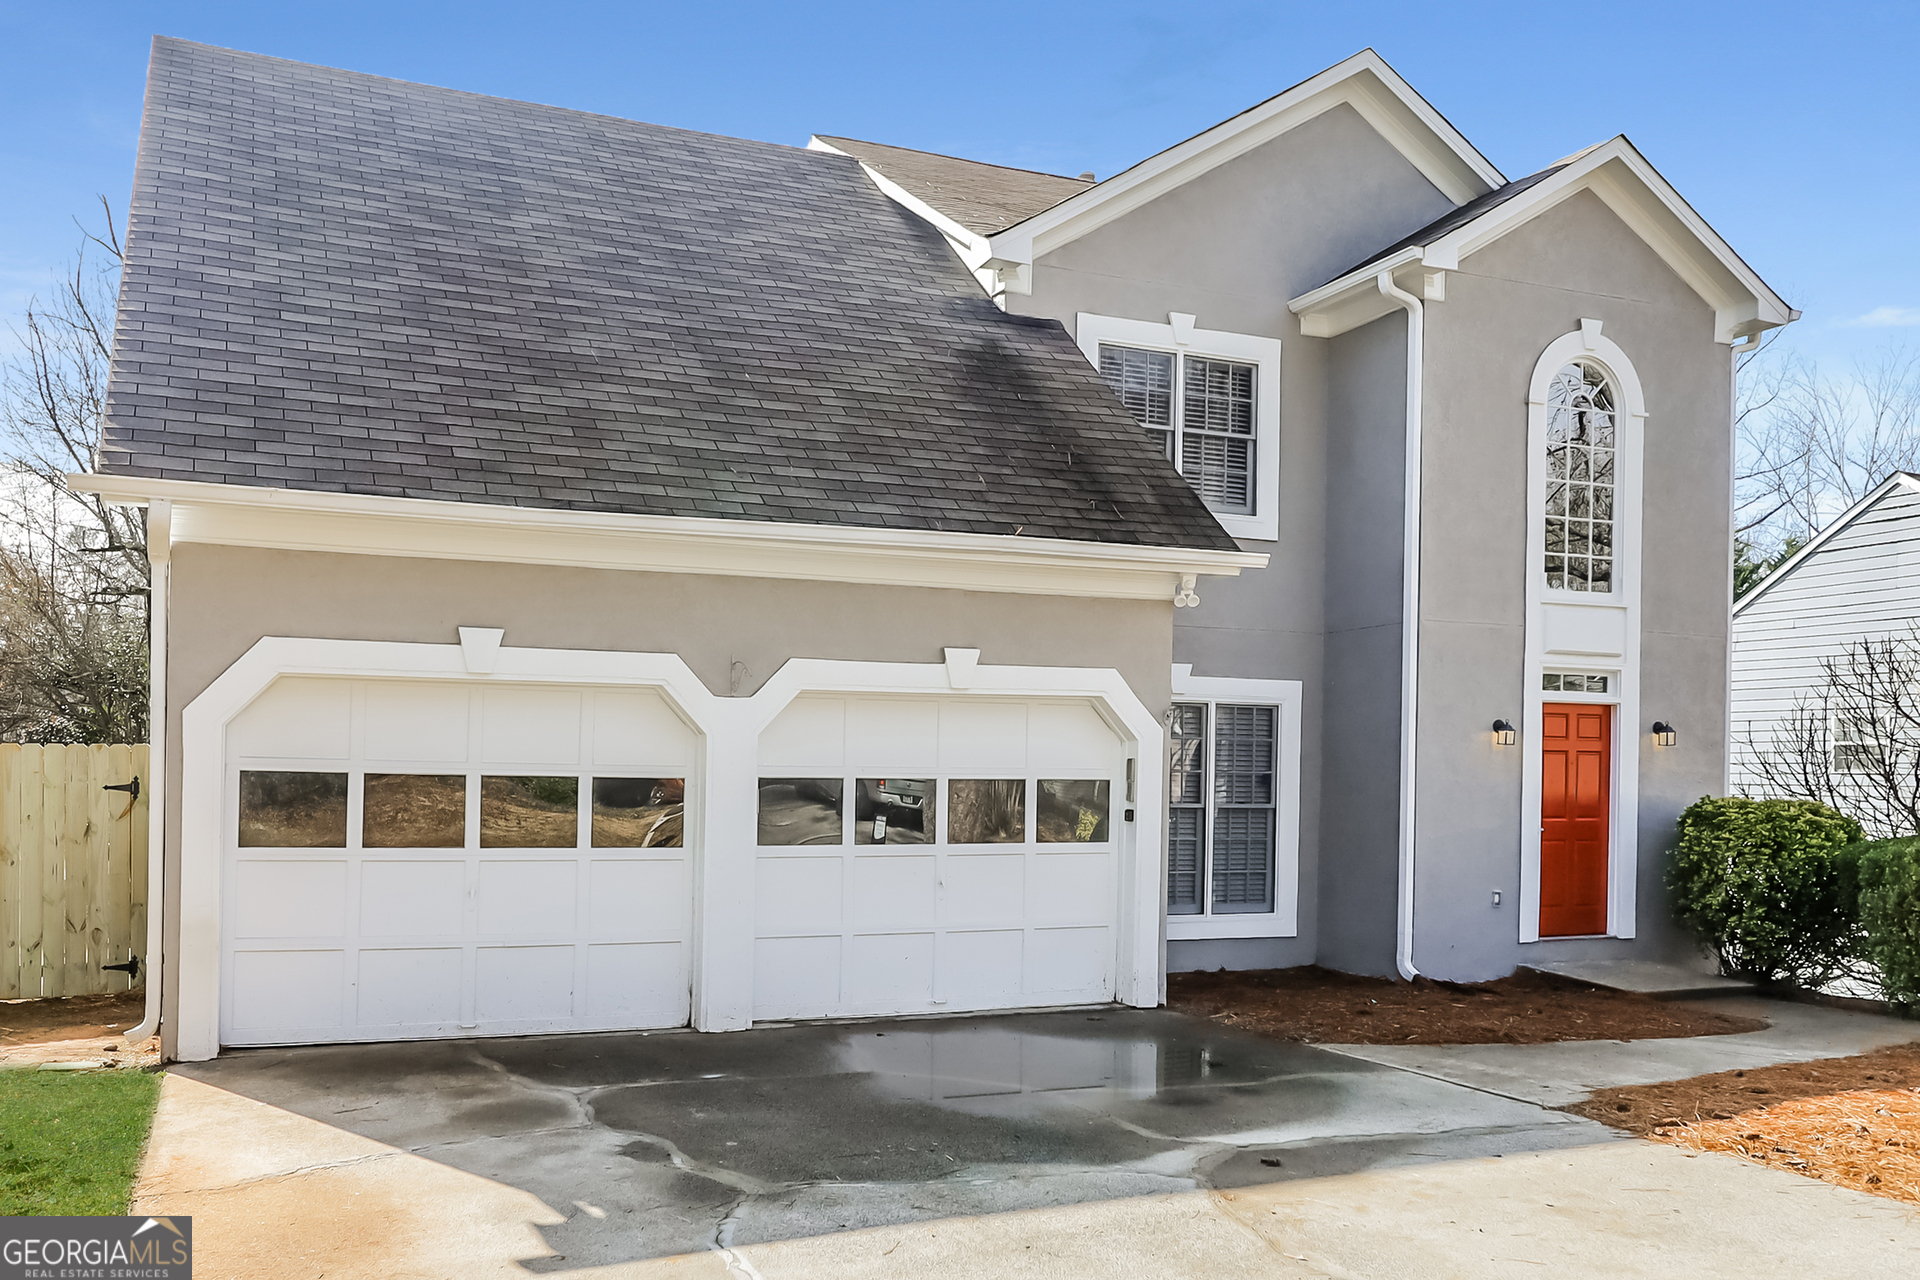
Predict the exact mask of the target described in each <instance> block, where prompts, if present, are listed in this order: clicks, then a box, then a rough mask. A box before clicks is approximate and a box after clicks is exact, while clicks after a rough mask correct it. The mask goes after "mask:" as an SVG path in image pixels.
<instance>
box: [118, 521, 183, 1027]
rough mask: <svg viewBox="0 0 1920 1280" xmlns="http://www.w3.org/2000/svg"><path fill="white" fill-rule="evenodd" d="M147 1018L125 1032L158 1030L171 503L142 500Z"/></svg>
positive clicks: (163, 928)
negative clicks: (144, 508)
mask: <svg viewBox="0 0 1920 1280" xmlns="http://www.w3.org/2000/svg"><path fill="white" fill-rule="evenodd" d="M147 563H148V564H149V565H150V566H151V567H152V572H151V574H150V575H149V576H148V583H147V783H146V785H147V956H146V961H147V1016H146V1018H145V1019H144V1020H143V1021H142V1022H141V1023H140V1025H139V1026H137V1027H135V1028H134V1029H133V1030H131V1031H129V1032H127V1042H128V1043H129V1044H139V1043H141V1042H142V1041H144V1040H145V1039H146V1038H147V1037H148V1036H151V1035H157V1034H159V1031H160V966H161V959H162V955H161V952H162V946H163V942H164V940H165V938H166V929H167V892H166V890H167V850H166V844H167V590H168V586H169V584H170V582H171V580H172V576H173V573H172V571H173V503H172V502H171V501H170V500H168V499H166V498H154V499H152V500H151V501H150V502H148V504H147Z"/></svg>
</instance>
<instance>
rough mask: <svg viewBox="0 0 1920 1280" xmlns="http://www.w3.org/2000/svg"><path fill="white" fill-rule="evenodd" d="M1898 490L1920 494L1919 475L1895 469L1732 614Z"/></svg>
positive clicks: (1739, 603) (1740, 601) (1743, 598)
mask: <svg viewBox="0 0 1920 1280" xmlns="http://www.w3.org/2000/svg"><path fill="white" fill-rule="evenodd" d="M1895 489H1906V490H1907V491H1908V492H1910V493H1920V476H1916V475H1912V474H1910V473H1909V472H1905V471H1896V472H1894V473H1893V474H1892V475H1890V476H1888V477H1887V478H1886V479H1885V480H1883V481H1881V482H1880V484H1879V485H1878V486H1877V487H1876V488H1875V489H1874V490H1873V492H1871V493H1869V494H1868V495H1867V496H1866V497H1864V498H1862V499H1860V501H1858V502H1856V503H1854V504H1853V505H1852V506H1851V507H1848V508H1847V509H1846V510H1845V511H1844V512H1842V513H1841V514H1840V516H1839V518H1838V519H1836V520H1834V522H1833V523H1832V524H1829V525H1828V526H1827V527H1826V528H1824V529H1822V530H1821V531H1820V532H1819V533H1816V534H1815V535H1813V538H1812V539H1811V540H1810V541H1809V542H1808V543H1807V545H1806V546H1804V547H1802V548H1800V549H1799V550H1798V551H1796V552H1794V553H1793V554H1792V555H1791V556H1789V557H1787V558H1786V559H1785V560H1783V561H1781V562H1780V567H1779V568H1777V569H1775V570H1774V571H1773V572H1772V573H1769V574H1768V575H1767V576H1766V577H1764V578H1762V579H1760V581H1759V582H1757V583H1755V584H1754V588H1753V590H1751V591H1749V592H1747V594H1745V595H1744V596H1741V597H1740V598H1739V599H1738V600H1736V601H1735V602H1734V605H1733V616H1734V617H1736V618H1737V617H1739V616H1740V614H1741V613H1742V612H1743V611H1745V609H1746V608H1747V606H1749V605H1751V604H1753V603H1754V602H1755V601H1756V600H1758V599H1759V598H1760V597H1761V596H1764V595H1765V594H1767V592H1768V591H1770V590H1772V589H1773V586H1774V584H1775V583H1778V582H1782V581H1784V580H1785V579H1786V576H1787V575H1788V574H1790V573H1792V572H1793V571H1794V570H1795V569H1798V568H1799V567H1800V564H1801V562H1802V561H1803V560H1805V559H1806V558H1807V557H1808V556H1810V555H1812V554H1813V553H1814V552H1816V551H1818V550H1819V549H1820V548H1821V547H1824V546H1826V545H1827V543H1828V542H1830V541H1831V540H1832V539H1833V537H1834V535H1835V534H1837V533H1839V532H1840V531H1841V530H1842V529H1844V528H1846V527H1847V526H1848V525H1850V524H1852V523H1853V522H1854V521H1855V520H1858V519H1859V518H1860V517H1861V516H1863V515H1865V514H1866V513H1867V512H1869V511H1871V510H1872V509H1873V508H1874V507H1875V506H1877V505H1878V504H1879V502H1880V499H1882V498H1884V497H1886V496H1887V495H1888V494H1889V493H1891V492H1893V491H1894V490H1895Z"/></svg>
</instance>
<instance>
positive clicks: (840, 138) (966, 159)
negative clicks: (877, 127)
mask: <svg viewBox="0 0 1920 1280" xmlns="http://www.w3.org/2000/svg"><path fill="white" fill-rule="evenodd" d="M813 136H814V137H816V138H818V139H820V141H822V142H852V143H855V144H857V145H859V146H863V147H885V148H887V149H888V150H889V151H911V152H913V154H915V155H917V156H932V157H933V158H934V159H936V160H957V161H959V162H960V163H961V164H977V165H979V166H980V167H981V168H983V169H1003V170H1005V171H1006V172H1008V173H1031V174H1033V175H1035V176H1036V177H1041V178H1058V179H1060V180H1061V181H1062V182H1085V183H1086V184H1087V185H1088V186H1090V187H1091V186H1094V185H1096V184H1095V183H1094V182H1092V181H1089V180H1088V179H1086V178H1082V177H1079V176H1077V175H1075V174H1069V173H1054V172H1052V171H1050V170H1047V169H1025V168H1022V167H1021V166H1019V165H1017V164H995V163H994V162H993V161H991V160H975V159H973V158H972V157H970V156H956V155H949V154H947V153H946V152H944V151H928V150H927V149H926V148H924V147H903V146H901V145H899V144H898V143H894V142H875V141H874V140H873V139H872V138H853V137H848V136H847V135H846V134H844V133H816V134H814V135H813Z"/></svg>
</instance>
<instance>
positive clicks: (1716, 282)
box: [1288, 137, 1800, 343]
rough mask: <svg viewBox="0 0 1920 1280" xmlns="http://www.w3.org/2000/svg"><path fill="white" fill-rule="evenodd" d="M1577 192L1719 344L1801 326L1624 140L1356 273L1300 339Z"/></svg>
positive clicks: (1321, 297) (1344, 327) (1347, 322)
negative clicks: (1646, 257)
mask: <svg viewBox="0 0 1920 1280" xmlns="http://www.w3.org/2000/svg"><path fill="white" fill-rule="evenodd" d="M1581 191H1592V192H1593V193H1594V194H1595V195H1597V196H1598V197H1600V199H1601V200H1602V201H1604V202H1605V203H1606V205H1607V207H1608V208H1610V209H1611V210H1613V212H1614V213H1615V214H1616V215H1617V216H1618V217H1619V218H1620V220H1621V221H1622V222H1625V223H1626V224H1627V226H1628V227H1629V228H1631V229H1632V231H1633V232H1634V234H1636V235H1638V236H1639V237H1640V238H1641V239H1642V240H1643V241H1645V242H1646V244H1647V246H1648V247H1649V248H1651V249H1652V250H1653V251H1654V252H1655V253H1657V254H1659V255H1660V258H1661V260H1662V261H1664V262H1665V263H1666V264H1667V265H1668V266H1669V267H1671V268H1672V269H1673V271H1674V273H1675V274H1677V275H1678V276H1679V277H1680V278H1681V279H1682V280H1684V281H1686V283H1687V285H1688V287H1690V288H1691V289H1693V291H1694V292H1695V293H1697V294H1699V295H1700V297H1701V299H1702V300H1703V301H1705V302H1706V303H1707V305H1709V306H1711V307H1712V308H1713V309H1714V339H1715V341H1717V342H1724V343H1733V342H1737V341H1739V340H1740V339H1742V338H1746V337H1749V336H1751V335H1753V334H1757V333H1760V332H1763V331H1765V330H1767V329H1774V328H1778V327H1779V326H1781V325H1785V324H1790V323H1792V322H1793V321H1794V320H1797V319H1798V318H1799V316H1800V313H1799V312H1797V311H1795V310H1794V309H1793V308H1792V307H1789V306H1788V305H1787V304H1786V303H1785V302H1784V301H1783V300H1782V299H1781V298H1780V296H1779V295H1778V294H1776V293H1775V292H1774V291H1773V290H1772V289H1771V288H1769V287H1768V286H1767V283H1766V281H1764V280H1762V279H1761V278H1760V277H1759V276H1758V275H1757V274H1755V272H1754V270H1753V268H1751V267H1749V266H1748V265H1747V264H1746V263H1745V262H1743V261H1742V260H1741V258H1740V255H1739V254H1737V253H1735V252H1734V251H1733V247H1732V246H1731V245H1729V244H1728V243H1727V242H1726V241H1725V240H1723V239H1721V238H1720V234H1719V233H1718V232H1717V231H1715V230H1714V229H1713V228H1712V227H1710V226H1708V225H1707V222H1706V220H1705V219H1704V218H1702V217H1701V216H1700V215H1699V214H1698V213H1696V212H1694V210H1693V208H1692V206H1691V205H1689V204H1688V203H1687V202H1686V201H1685V200H1684V199H1682V198H1681V196H1680V193H1679V192H1678V191H1675V190H1674V189H1673V186H1672V185H1671V184H1670V183H1668V182H1667V180H1666V179H1665V178H1663V177H1661V175H1660V173H1659V171H1658V170H1656V169H1655V168H1654V167H1653V166H1652V165H1651V164H1648V163H1647V160H1646V157H1644V156H1642V155H1641V154H1640V152H1639V151H1638V150H1637V149H1635V147H1634V145H1633V144H1632V143H1631V142H1629V141H1627V139H1626V138H1624V137H1618V138H1614V139H1612V140H1611V141H1609V142H1604V143H1601V144H1600V145H1599V146H1595V147H1589V148H1588V149H1587V150H1586V151H1584V152H1581V153H1579V154H1578V155H1576V156H1575V157H1574V158H1573V159H1572V160H1571V161H1570V162H1569V163H1568V164H1567V167H1566V168H1564V169H1562V170H1560V171H1559V172H1558V173H1556V174H1554V175H1553V176H1552V177H1550V178H1548V179H1546V180H1545V181H1543V182H1540V183H1538V184H1537V185H1535V186H1533V187H1530V188H1528V189H1527V190H1526V191H1523V192H1521V193H1520V194H1519V195H1517V196H1515V197H1514V198H1513V199H1511V200H1508V201H1505V202H1503V203H1501V204H1498V205H1496V206H1494V207H1493V208H1491V209H1489V210H1487V212H1486V213H1484V214H1482V215H1481V216H1480V217H1478V218H1475V219H1474V220H1473V221H1471V222H1469V223H1467V224H1466V225H1465V226H1461V227H1456V228H1455V229H1454V230H1452V231H1450V232H1448V233H1447V234H1446V235H1444V236H1439V237H1436V238H1435V239H1434V240H1433V242H1432V243H1430V244H1426V245H1421V246H1415V247H1413V248H1409V249H1407V250H1404V251H1402V252H1401V253H1400V254H1397V255H1395V257H1394V258H1391V259H1385V260H1383V261H1380V262H1376V263H1371V264H1369V265H1367V266H1365V267H1360V268H1356V269H1355V270H1353V271H1350V272H1348V273H1347V274H1346V275H1344V276H1341V277H1340V278H1339V279H1337V280H1334V281H1330V282H1329V283H1327V284H1324V285H1321V286H1320V287H1319V288H1317V289H1315V290H1313V291H1312V292H1310V293H1305V294H1302V295H1301V296H1300V297H1298V298H1295V299H1293V301H1292V302H1290V303H1289V304H1288V306H1289V307H1290V308H1291V309H1292V310H1293V311H1294V312H1295V313H1296V314H1298V315H1299V316H1300V317H1301V327H1302V330H1303V332H1306V333H1308V334H1309V335H1310V336H1312V337H1322V338H1330V337H1335V336H1337V335H1339V334H1341V333H1345V332H1347V331H1348V330H1349V329H1353V328H1356V327H1358V326H1359V325H1361V324H1365V323H1367V322H1368V321H1369V320H1372V319H1374V318H1376V315H1378V314H1385V312H1384V311H1379V312H1377V313H1376V314H1374V315H1370V314H1368V311H1369V310H1370V309H1371V308H1373V307H1376V306H1378V304H1377V303H1375V302H1373V301H1372V300H1371V299H1370V298H1368V297H1366V295H1367V294H1370V293H1375V292H1377V287H1376V284H1375V278H1376V277H1377V276H1378V275H1379V273H1380V272H1381V271H1382V270H1386V269H1393V270H1397V271H1406V270H1409V269H1411V268H1413V267H1414V264H1416V263H1417V264H1418V268H1419V269H1420V270H1424V271H1432V272H1444V271H1449V270H1456V269H1458V267H1459V264H1460V263H1461V262H1462V261H1463V260H1465V259H1466V258H1467V257H1468V256H1469V255H1471V254H1473V253H1475V252H1477V251H1478V250H1480V249H1483V248H1485V247H1486V246H1487V245H1489V244H1492V243H1493V242H1494V241H1495V240H1498V239H1499V238H1500V237H1502V236H1504V235H1506V234H1507V233H1508V232H1510V231H1513V230H1515V229H1517V228H1519V227H1522V226H1525V225H1526V224H1527V223H1528V222H1530V221H1532V220H1533V219H1534V218H1536V217H1539V216H1540V215H1541V214H1543V213H1545V212H1547V211H1548V210H1550V209H1552V208H1554V207H1555V206H1557V205H1559V204H1560V202H1561V201H1563V200H1566V199H1567V198H1568V197H1570V196H1573V195H1576V194H1578V193H1579V192H1581Z"/></svg>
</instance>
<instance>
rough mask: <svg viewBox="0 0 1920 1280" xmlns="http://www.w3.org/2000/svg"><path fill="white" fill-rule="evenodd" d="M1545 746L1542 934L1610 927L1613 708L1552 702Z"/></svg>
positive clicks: (1545, 714)
mask: <svg viewBox="0 0 1920 1280" xmlns="http://www.w3.org/2000/svg"><path fill="white" fill-rule="evenodd" d="M1540 749H1541V751H1542V753H1543V758H1542V760H1541V765H1540V936H1541V937H1543V938H1566V937H1577V936H1579V935H1581V934H1589V933H1605V932H1606V931H1607V818H1608V814H1609V812H1610V811H1611V809H1612V804H1611V803H1610V799H1611V798H1610V796H1609V794H1608V792H1609V790H1610V789H1611V786H1612V779H1613V708H1612V707H1604V706H1583V705H1580V704H1578V703H1566V702H1549V703H1548V704H1547V705H1546V706H1545V707H1543V708H1541V712H1540Z"/></svg>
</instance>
